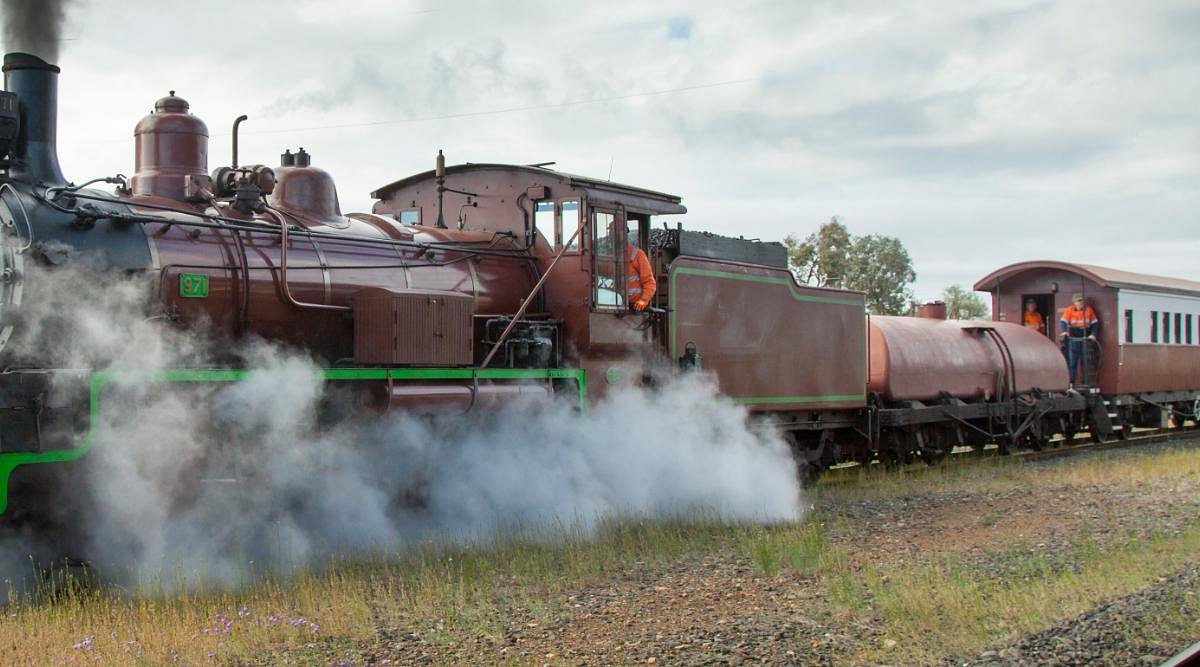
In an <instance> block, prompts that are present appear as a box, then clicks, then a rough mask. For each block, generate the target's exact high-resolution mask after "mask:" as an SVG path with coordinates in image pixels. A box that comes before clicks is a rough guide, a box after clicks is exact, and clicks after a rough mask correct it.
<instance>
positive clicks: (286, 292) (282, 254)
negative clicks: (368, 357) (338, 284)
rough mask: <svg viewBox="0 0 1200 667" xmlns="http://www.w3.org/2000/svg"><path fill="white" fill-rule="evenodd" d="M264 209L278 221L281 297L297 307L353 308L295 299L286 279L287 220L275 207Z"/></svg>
mask: <svg viewBox="0 0 1200 667" xmlns="http://www.w3.org/2000/svg"><path fill="white" fill-rule="evenodd" d="M266 211H267V213H268V215H270V216H271V217H273V218H275V220H276V221H277V222H279V233H280V236H279V286H280V288H281V290H282V291H283V298H285V299H287V301H288V303H291V304H292V305H293V306H295V307H297V308H312V309H314V310H332V311H341V312H345V311H350V310H354V309H353V308H351V307H350V306H339V305H337V304H332V303H312V302H309V301H297V300H296V297H294V296H292V290H291V288H289V287H288V279H287V258H288V222H287V220H284V219H283V216H281V215H280V214H279V213H277V212H276V211H275V209H273V208H270V207H268V208H267V209H266ZM309 240H310V241H311V240H312V239H311V238H310V239H309ZM316 245H317V244H316V242H313V248H316ZM321 268H322V269H324V268H325V267H324V266H322V267H321ZM327 296H328V295H327Z"/></svg>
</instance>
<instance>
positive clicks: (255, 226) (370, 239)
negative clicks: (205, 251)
mask: <svg viewBox="0 0 1200 667" xmlns="http://www.w3.org/2000/svg"><path fill="white" fill-rule="evenodd" d="M71 196H72V197H75V198H78V199H89V200H92V201H99V202H104V203H108V204H120V205H122V206H128V207H136V208H148V209H154V210H158V211H168V212H171V213H178V214H180V215H187V216H192V217H196V218H204V219H206V220H216V221H221V223H224V224H218V223H216V222H202V221H199V220H190V221H189V220H173V219H170V218H156V217H153V216H147V215H138V214H127V213H120V212H117V211H106V212H105V213H104V216H103V217H106V218H112V219H115V220H121V221H123V222H131V223H136V224H142V225H146V224H156V223H158V224H172V225H180V226H185V227H200V228H204V229H236V230H239V231H246V232H262V233H265V234H278V233H279V230H278V228H276V227H275V226H274V225H269V224H266V223H261V222H258V221H255V220H239V219H237V218H229V217H226V216H222V215H216V214H213V213H204V212H202V211H193V210H188V209H182V208H175V207H172V206H162V205H158V204H152V203H150V202H132V201H126V200H122V199H113V198H112V197H100V196H97V195H89V194H86V193H83V192H75V193H72V195H71ZM39 200H40V201H42V202H43V203H45V204H46V205H47V206H50V207H51V208H54V209H56V210H58V211H60V212H62V213H70V214H72V215H78V214H79V213H80V211H77V210H74V209H70V208H67V207H65V206H61V205H59V204H58V203H56V202H54V201H52V200H49V199H47V198H46V197H45V196H44V195H43V196H39ZM303 233H304V234H305V235H306V236H310V237H316V238H327V239H330V240H334V241H347V240H349V241H356V242H361V243H375V244H380V245H393V246H403V247H412V248H419V249H421V250H429V249H437V250H450V251H454V252H462V253H474V254H476V255H491V256H494V257H508V258H513V259H519V260H524V261H529V262H532V261H536V258H535V257H532V256H530V255H529V254H528V253H527V252H526V251H524V250H522V249H520V248H513V249H512V250H502V249H493V248H484V249H476V248H470V247H464V246H466V245H468V244H476V243H489V244H494V243H495V242H496V238H495V237H498V236H504V235H505V234H504V233H502V232H496V233H494V234H493V238H492V239H490V240H488V241H483V240H478V241H456V242H447V243H443V242H439V241H433V242H421V241H406V240H403V239H391V238H379V237H375V236H364V235H362V234H334V233H330V232H317V231H313V230H311V229H305V230H303Z"/></svg>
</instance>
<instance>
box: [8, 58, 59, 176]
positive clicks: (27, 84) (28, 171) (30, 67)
mask: <svg viewBox="0 0 1200 667" xmlns="http://www.w3.org/2000/svg"><path fill="white" fill-rule="evenodd" d="M3 70H4V88H5V89H6V90H8V91H9V92H11V93H16V94H17V97H18V99H19V100H20V117H21V129H20V134H19V136H18V138H17V144H16V148H15V149H14V150H13V157H14V158H16V160H15V164H14V165H13V167H12V175H13V176H14V177H15V178H18V179H22V180H30V181H35V182H41V183H44V184H47V185H62V184H64V183H66V179H64V178H63V175H62V169H61V168H60V167H59V166H58V143H57V136H58V73H59V71H60V70H59V69H58V67H56V66H54V65H51V64H50V63H48V62H46V61H45V60H42V59H41V58H39V57H37V56H35V55H31V54H28V53H8V54H5V56H4V67H3Z"/></svg>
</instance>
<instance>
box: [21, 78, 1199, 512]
mask: <svg viewBox="0 0 1200 667" xmlns="http://www.w3.org/2000/svg"><path fill="white" fill-rule="evenodd" d="M3 69H4V75H5V89H6V90H5V91H3V92H0V170H2V172H0V356H2V357H3V361H4V366H3V368H4V370H3V371H2V372H0V511H3V510H4V509H5V508H6V506H7V504H8V499H9V495H10V491H11V492H12V494H11V495H13V496H14V497H15V498H17V500H16V501H14V503H12V504H13V505H14V506H15V507H18V508H20V509H21V510H22V511H25V510H29V511H34V510H36V509H38V508H39V507H44V506H51V505H53V504H54V503H55V496H54V488H55V487H54V486H53V483H54V482H56V481H58V482H61V481H62V478H63V477H64V475H68V476H69V474H70V472H69V471H70V465H73V464H72V462H76V461H79V462H86V461H87V457H86V454H87V453H88V451H89V449H90V447H91V442H92V438H91V429H92V427H93V425H94V424H95V423H96V421H97V418H98V416H99V414H100V410H101V408H102V406H103V404H104V399H105V397H106V396H107V395H108V392H109V391H110V389H111V386H112V384H113V381H114V380H128V379H129V378H127V377H122V376H121V375H120V374H118V373H115V372H113V371H109V370H105V367H104V366H103V365H102V364H99V363H98V364H96V367H95V368H82V369H73V370H62V369H63V368H64V366H63V364H62V360H61V358H59V357H58V356H57V352H58V351H59V348H61V347H62V345H60V344H58V343H61V342H62V341H70V340H72V336H73V335H75V334H74V333H73V330H72V328H71V325H72V318H71V316H70V315H71V313H69V312H66V313H60V315H62V316H61V317H59V318H58V320H60V321H57V324H59V325H62V326H63V327H64V328H62V329H61V330H54V331H53V332H52V335H51V333H48V332H50V331H51V330H49V329H47V328H46V327H45V326H40V324H44V323H34V322H31V318H33V317H34V314H35V313H43V314H44V311H45V310H46V309H47V308H46V304H54V303H56V301H55V299H59V298H61V297H62V295H61V294H57V293H56V292H57V290H58V288H57V287H56V284H57V281H56V280H54V279H53V277H54V276H56V275H75V276H83V277H84V278H85V280H83V281H80V282H79V283H78V285H80V287H79V289H81V290H82V291H83V293H82V294H74V295H70V296H72V297H73V298H77V299H78V298H83V299H93V298H94V299H101V298H103V297H104V290H105V289H106V285H109V284H111V283H112V281H113V279H114V278H117V277H119V278H120V279H121V280H123V281H133V282H135V283H137V284H138V285H140V286H141V287H142V288H143V289H144V290H145V292H146V294H148V295H149V298H148V299H147V304H148V305H147V306H146V308H145V311H146V312H142V313H138V314H137V316H138V317H153V318H158V319H164V320H167V321H169V322H170V323H171V326H173V327H176V328H178V329H181V330H184V331H193V332H195V333H196V334H197V336H196V338H198V339H201V340H206V341H209V342H210V343H211V344H210V345H209V346H208V347H207V348H206V350H207V352H206V354H205V355H202V356H201V358H199V359H192V360H190V361H189V364H190V365H189V366H188V367H186V368H185V367H179V368H174V367H173V368H167V369H160V370H156V371H153V372H148V373H142V374H140V375H138V376H137V377H136V378H135V379H136V380H137V381H139V382H171V383H186V384H188V385H189V386H191V385H199V386H208V385H212V384H216V383H222V382H232V381H237V380H240V379H243V378H245V377H246V375H247V373H249V372H250V371H248V370H247V369H246V368H245V365H246V364H245V362H244V361H243V360H242V359H241V358H240V357H238V356H237V355H236V354H235V353H233V352H230V351H231V350H234V351H236V350H237V349H238V346H237V345H236V342H237V341H238V340H241V339H245V338H246V337H250V336H253V337H258V338H263V339H266V340H270V341H277V342H280V343H284V344H287V345H290V346H294V347H298V348H300V349H303V350H305V351H306V352H307V353H308V354H310V355H311V356H312V358H313V359H315V360H317V361H318V362H319V363H320V364H322V366H323V369H322V370H321V371H320V374H321V376H322V378H323V379H324V381H325V382H327V383H329V384H331V385H337V386H338V387H339V388H340V389H341V388H344V389H347V391H339V392H334V393H337V394H338V395H346V394H349V395H351V396H354V397H355V398H356V399H358V402H359V403H360V404H361V405H362V406H364V407H368V408H370V409H371V410H373V411H386V410H404V411H407V412H416V413H428V412H442V413H445V412H450V413H454V414H458V413H463V412H467V411H469V410H473V409H485V408H486V409H502V408H503V407H504V406H505V405H506V404H507V403H508V402H509V401H510V400H512V399H515V398H520V397H524V396H528V395H531V394H532V395H543V396H551V395H558V394H562V395H567V396H568V397H570V399H571V401H572V402H574V403H575V404H576V405H578V406H580V407H583V408H586V406H587V404H588V402H589V401H594V400H597V399H598V398H600V397H602V396H604V394H605V393H606V392H608V391H610V389H611V388H612V387H614V386H620V385H626V384H630V385H639V384H640V385H651V386H654V385H657V384H659V383H660V380H662V379H663V378H665V377H668V376H670V375H671V374H675V373H686V372H703V373H705V374H707V375H708V376H710V377H711V378H712V379H713V380H714V381H715V382H716V383H717V384H718V386H719V389H720V392H721V393H722V394H723V395H724V396H725V397H726V399H727V400H730V401H733V402H736V403H738V404H741V405H744V406H745V407H746V408H747V410H748V412H749V413H750V414H751V415H752V417H753V418H756V419H762V420H768V421H770V422H771V423H772V424H773V426H774V427H775V428H778V429H779V430H780V431H782V432H783V433H784V435H785V436H786V438H787V439H788V440H789V442H790V443H791V445H792V447H793V451H794V453H795V457H796V461H797V465H798V468H799V470H800V471H801V472H802V473H803V474H806V475H808V474H813V473H816V472H819V471H820V470H822V469H824V468H827V467H829V466H831V465H834V464H837V463H841V462H845V461H859V462H863V463H867V462H871V461H877V460H881V461H885V462H904V461H909V460H915V459H921V458H923V459H925V460H927V461H933V460H936V459H938V458H939V457H941V456H943V455H944V454H946V453H947V452H949V451H950V450H951V449H953V448H954V447H956V446H964V445H965V446H973V447H980V446H983V445H985V444H989V443H998V444H999V445H1000V446H1001V449H1002V450H1004V451H1008V450H1010V449H1011V448H1013V447H1016V446H1033V447H1040V446H1043V445H1045V444H1046V443H1047V442H1048V441H1049V439H1050V437H1051V436H1052V435H1054V434H1058V433H1065V434H1068V435H1070V434H1074V433H1075V432H1076V431H1078V430H1080V429H1084V428H1088V429H1091V430H1092V432H1093V434H1094V435H1096V436H1097V437H1103V436H1105V435H1107V434H1111V433H1113V432H1115V431H1114V430H1113V428H1112V424H1111V423H1110V421H1109V420H1108V417H1107V415H1108V414H1109V412H1111V411H1112V407H1111V405H1106V404H1105V403H1106V399H1105V394H1106V392H1105V387H1106V385H1104V384H1103V381H1102V383H1101V385H1100V386H1099V387H1097V388H1096V391H1095V392H1085V391H1079V390H1078V389H1072V388H1070V387H1068V386H1067V382H1066V367H1065V362H1064V361H1063V360H1062V356H1061V354H1060V353H1059V351H1058V348H1057V345H1056V344H1055V342H1053V341H1052V340H1051V339H1050V338H1048V337H1046V336H1044V335H1039V334H1038V333H1036V332H1032V331H1029V330H1026V329H1024V328H1022V327H1019V326H1016V325H1014V324H1010V323H1008V322H1005V321H1003V319H1004V316H1005V313H1009V312H1012V306H1011V304H1009V303H1008V302H1007V301H1003V300H1002V298H1001V293H1000V290H999V287H997V296H996V299H997V301H996V303H997V308H996V312H997V314H998V317H999V318H1000V321H995V322H982V321H981V322H957V321H947V320H945V319H944V309H942V310H941V312H940V313H939V312H938V309H937V308H928V309H925V310H924V313H925V314H926V315H927V316H928V317H926V318H893V317H868V314H867V312H866V308H865V300H864V296H863V294H861V293H858V292H853V291H847V290H840V289H826V288H815V287H809V286H805V285H800V284H798V283H797V282H796V280H795V278H794V277H793V275H792V273H791V272H790V270H789V268H788V260H787V254H786V251H785V249H784V247H783V246H782V245H781V244H779V243H767V242H760V241H757V240H748V239H744V238H730V237H725V236H719V235H715V234H710V233H706V232H700V231H693V230H689V229H684V228H683V227H682V225H681V224H679V223H678V222H675V223H674V224H667V223H664V222H663V219H664V216H671V218H670V219H671V220H674V219H675V216H679V215H681V214H684V213H686V210H687V209H686V208H685V207H684V206H683V204H682V201H681V199H680V198H679V197H678V196H675V195H671V194H667V193H663V192H659V191H655V190H651V189H647V188H642V187H637V186H632V185H624V184H619V183H613V182H610V181H607V180H600V179H594V178H588V177H585V176H578V175H573V174H568V173H564V172H560V171H557V170H554V169H550V168H548V167H547V165H541V166H538V165H505V164H469V163H468V164H457V165H449V166H447V165H446V164H445V162H444V158H443V157H442V156H441V154H440V153H439V155H438V157H437V160H436V162H435V165H436V166H435V168H434V169H432V170H430V171H427V172H423V173H419V174H414V175H412V176H408V177H406V178H403V179H401V180H397V181H394V182H391V183H389V184H387V185H385V186H382V187H380V188H378V189H377V190H375V191H374V192H373V193H372V195H373V197H374V198H375V200H376V201H375V203H374V205H373V207H372V211H371V212H370V213H344V212H343V211H342V210H341V207H340V204H339V200H338V196H337V190H336V187H335V183H334V180H333V178H332V176H331V175H330V174H329V173H328V172H326V171H324V170H322V169H321V168H320V167H319V166H318V164H317V163H316V161H315V158H314V156H312V155H310V154H309V153H308V152H306V151H305V150H303V149H298V150H296V151H295V152H293V151H292V150H291V149H290V148H289V149H286V150H284V151H283V152H282V155H281V156H280V159H279V162H278V164H277V165H274V166H266V165H263V164H260V163H253V164H244V163H241V162H239V155H238V144H237V131H238V127H239V124H240V123H241V122H242V121H243V120H245V118H244V117H242V118H239V119H237V120H235V121H234V123H233V146H232V151H231V157H232V159H231V163H230V164H228V165H219V166H216V167H215V168H213V165H210V164H209V163H208V156H209V142H208V128H207V125H206V124H205V123H204V122H203V121H202V120H201V119H200V118H199V117H198V116H197V115H196V114H194V113H193V112H192V110H191V107H190V105H189V104H188V102H187V101H186V100H184V99H183V98H182V97H181V96H178V95H176V94H175V93H174V92H173V91H172V92H171V93H170V94H168V95H167V96H165V97H163V98H161V99H159V100H158V101H157V102H155V103H154V105H153V111H152V112H151V113H150V114H149V115H147V116H146V117H145V118H143V119H142V120H141V121H140V122H138V123H137V125H136V127H135V129H134V172H133V176H132V178H130V179H125V178H124V177H122V176H111V177H102V178H99V179H93V180H90V181H87V182H84V183H83V184H82V185H75V184H73V183H71V182H69V181H68V180H67V179H66V178H65V177H64V176H63V174H62V173H61V170H60V168H59V165H58V158H57V149H56V127H55V126H56V113H57V79H58V76H59V70H58V68H57V67H55V66H54V65H51V64H49V63H46V62H44V61H42V60H41V59H39V58H36V57H34V56H31V55H28V54H8V55H7V56H5V59H4V68H3ZM99 182H107V183H108V184H109V185H112V186H115V187H114V189H113V190H111V191H109V190H104V189H100V188H93V187H89V186H92V185H94V184H96V183H99ZM629 244H632V245H634V246H637V247H638V248H640V249H642V250H644V251H646V253H647V255H648V256H649V258H650V264H651V266H652V271H653V273H654V274H655V276H656V278H657V281H658V285H659V288H658V290H657V292H656V294H655V295H654V297H653V299H652V300H651V302H650V304H649V308H647V309H646V310H644V311H642V312H633V311H631V310H630V308H629V307H628V302H629V298H628V296H629V295H628V293H627V285H626V280H625V276H626V272H627V268H626V267H627V263H628V261H629V258H628V257H627V256H626V255H627V252H628V251H627V247H628V246H629ZM1015 280H1016V278H1011V279H1010V278H1009V276H1008V275H1004V276H1000V275H999V274H995V275H994V276H993V277H989V278H987V279H985V280H984V281H983V282H984V283H987V285H992V284H993V283H994V284H995V285H997V286H999V285H1001V284H1004V285H1005V286H1006V287H1005V288H1004V289H1005V291H1004V294H1005V295H1008V294H1010V293H1011V292H1010V290H1011V289H1013V288H1012V287H1011V285H1013V284H1014V281H1015ZM1062 284H1063V285H1065V284H1066V283H1065V282H1062ZM1106 284H1110V285H1111V284H1112V281H1111V280H1110V281H1108V283H1106ZM1097 285H1098V287H1097V290H1099V289H1102V287H1099V285H1100V284H1099V283H1097ZM1143 287H1146V285H1143ZM1019 289H1026V288H1025V287H1020V288H1019ZM1029 289H1033V288H1032V287H1030V288H1029ZM1189 289H1190V288H1189ZM1184 291H1187V290H1184ZM1089 293H1093V292H1092V291H1091V290H1090V288H1089ZM1095 294H1099V291H1097V292H1095ZM1198 294H1200V292H1198ZM1133 296H1134V294H1133V291H1130V292H1127V293H1125V296H1124V297H1122V298H1125V299H1126V300H1128V299H1130V298H1133ZM1176 296H1180V295H1178V294H1172V298H1174V297H1176ZM1191 296H1195V295H1194V294H1193V295H1191ZM1004 298H1008V297H1007V296H1005V297H1004ZM1139 298H1140V297H1139ZM1155 298H1158V297H1155ZM1121 303H1125V302H1121ZM1103 308H1104V307H1103V306H1102V310H1103ZM1104 312H1105V313H1106V315H1103V316H1102V317H1108V315H1107V312H1108V311H1107V310H1105V311H1104ZM1171 312H1180V313H1181V312H1183V311H1182V310H1178V309H1176V310H1172V311H1171ZM1183 321H1184V320H1172V321H1171V322H1170V324H1172V325H1174V326H1176V327H1179V326H1182V324H1176V323H1177V322H1183ZM1164 322H1165V320H1164ZM1186 322H1188V323H1189V325H1188V326H1189V327H1190V322H1191V320H1190V319H1188V320H1186ZM34 324H39V326H33V325H34ZM1164 326H1166V324H1164ZM1120 331H1122V332H1124V331H1125V330H1120ZM1186 331H1188V332H1190V331H1191V330H1190V328H1187V329H1186ZM1173 332H1174V330H1173ZM1135 333H1136V335H1139V336H1140V335H1143V334H1142V333H1140V332H1135ZM1119 335H1127V334H1125V333H1121V334H1119ZM1189 335H1190V333H1189ZM1185 337H1186V335H1185ZM1135 340H1140V339H1137V338H1135ZM1172 340H1180V334H1177V333H1176V334H1175V335H1174V336H1173V338H1172ZM1189 342H1190V341H1189ZM1122 350H1123V352H1122ZM1121 354H1125V355H1126V357H1124V359H1126V361H1127V362H1136V363H1139V364H1143V363H1145V364H1155V363H1158V364H1160V365H1159V366H1153V367H1150V366H1147V367H1145V369H1144V370H1142V371H1135V369H1132V368H1131V369H1129V371H1125V370H1119V371H1114V372H1116V374H1115V375H1113V376H1112V378H1113V381H1114V382H1124V383H1126V384H1120V385H1117V388H1118V389H1119V388H1126V392H1127V396H1128V398H1121V397H1119V398H1118V399H1117V400H1118V403H1117V405H1118V406H1121V407H1124V406H1125V405H1126V404H1127V403H1122V402H1120V401H1135V400H1136V401H1141V403H1137V404H1136V407H1137V414H1142V415H1144V414H1147V413H1146V411H1145V410H1144V406H1145V405H1146V404H1147V402H1148V401H1152V400H1155V399H1161V400H1168V399H1169V402H1170V404H1171V405H1174V406H1177V407H1178V406H1180V405H1184V404H1185V403H1186V402H1187V400H1194V399H1195V398H1196V397H1200V394H1198V393H1197V392H1196V391H1195V389H1196V386H1195V383H1194V382H1193V381H1192V380H1193V379H1194V378H1195V375H1194V374H1184V376H1183V377H1182V378H1180V379H1179V380H1178V381H1176V379H1170V380H1169V382H1170V383H1171V384H1170V387H1166V386H1165V385H1161V384H1156V383H1158V382H1159V380H1158V379H1156V378H1157V377H1158V376H1157V375H1155V374H1156V373H1159V372H1165V370H1164V369H1167V366H1162V365H1161V363H1163V362H1161V361H1153V362H1152V361H1143V360H1144V359H1158V357H1156V356H1154V354H1157V353H1154V352H1149V351H1147V352H1146V353H1145V354H1149V355H1150V356H1149V357H1145V356H1140V355H1143V354H1144V353H1143V352H1141V351H1137V352H1135V351H1134V350H1133V348H1132V347H1129V346H1128V345H1125V346H1123V347H1122V348H1121V349H1120V350H1117V351H1116V352H1115V353H1110V352H1105V355H1104V356H1105V359H1108V358H1112V359H1117V360H1118V361H1119V360H1120V359H1122V357H1121V356H1120V355H1121ZM1193 361H1194V359H1193ZM1170 363H1175V362H1168V364H1170ZM1189 363H1190V362H1189ZM1104 368H1105V367H1104V366H1102V369H1104ZM1192 368H1194V366H1192ZM1105 372H1108V371H1106V370H1102V371H1101V378H1102V380H1103V379H1104V378H1107V377H1109V376H1107V375H1105V374H1104V373H1105ZM1163 377H1167V376H1163ZM1170 377H1171V378H1174V376H1170ZM1134 383H1141V384H1134ZM1128 387H1136V388H1137V389H1136V392H1135V393H1128V392H1134V389H1128ZM1163 389H1169V390H1170V391H1173V392H1176V393H1171V394H1169V396H1167V395H1159V394H1156V393H1154V392H1155V391H1159V390H1163ZM1118 393H1119V392H1118ZM1122 396H1125V394H1123V395H1122ZM1128 405H1129V406H1131V407H1134V406H1135V404H1134V403H1128ZM1118 414H1121V413H1120V412H1119V411H1118ZM1131 414H1133V413H1131ZM1195 416H1196V414H1195V411H1193V412H1192V413H1190V415H1189V417H1190V418H1193V419H1194V418H1195ZM1105 424H1108V426H1105ZM50 471H67V472H65V473H63V472H50ZM10 478H11V480H12V486H11V487H10V485H9V481H10ZM66 483H68V484H69V483H70V481H69V478H68V479H67V481H66Z"/></svg>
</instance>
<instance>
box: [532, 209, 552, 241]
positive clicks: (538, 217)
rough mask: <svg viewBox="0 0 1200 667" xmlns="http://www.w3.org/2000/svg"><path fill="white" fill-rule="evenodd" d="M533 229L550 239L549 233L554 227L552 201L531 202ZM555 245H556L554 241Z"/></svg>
mask: <svg viewBox="0 0 1200 667" xmlns="http://www.w3.org/2000/svg"><path fill="white" fill-rule="evenodd" d="M533 229H534V231H535V232H536V233H537V234H538V235H540V236H543V237H545V238H546V240H547V241H550V240H551V238H550V236H549V234H550V233H551V232H552V230H553V229H554V202H552V201H539V202H534V204H533ZM555 245H558V243H557V242H556V243H555Z"/></svg>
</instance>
